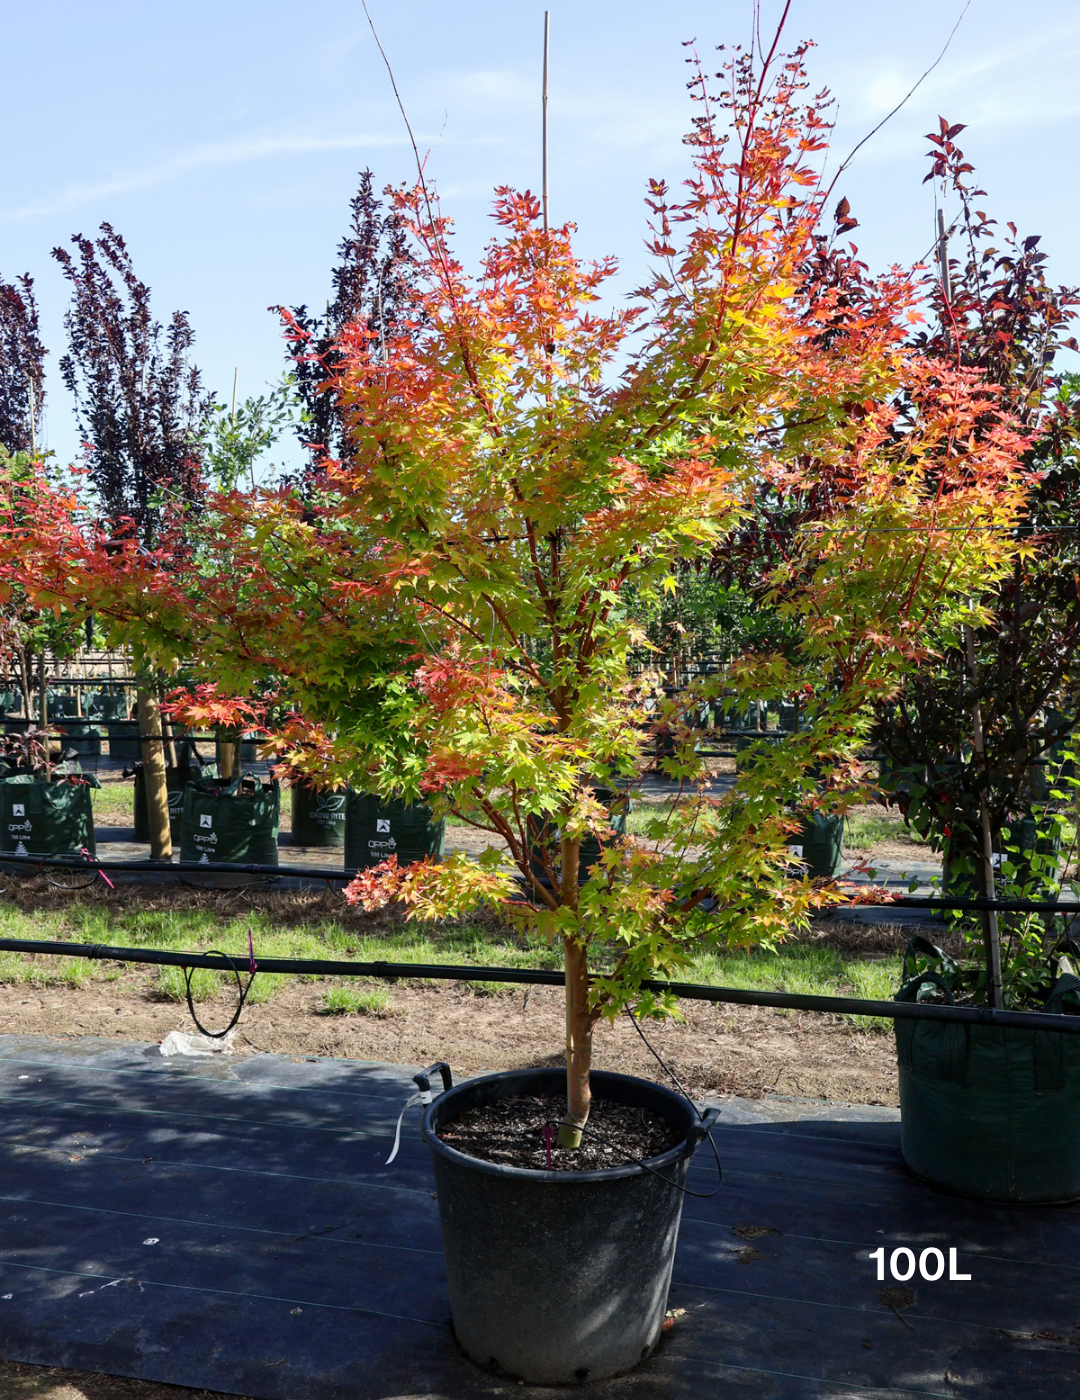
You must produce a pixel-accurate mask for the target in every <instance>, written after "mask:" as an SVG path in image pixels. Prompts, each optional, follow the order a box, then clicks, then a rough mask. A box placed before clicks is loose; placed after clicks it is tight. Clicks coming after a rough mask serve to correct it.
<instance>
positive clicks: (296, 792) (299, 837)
mask: <svg viewBox="0 0 1080 1400" xmlns="http://www.w3.org/2000/svg"><path fill="white" fill-rule="evenodd" d="M348 798H349V794H348V793H347V792H346V791H345V789H344V788H341V789H340V790H338V791H337V792H335V791H334V790H333V789H332V788H317V787H312V786H310V784H308V783H294V784H293V786H292V791H291V794H290V803H291V807H292V839H293V845H294V846H321V847H339V846H344V844H345V808H346V806H347V805H348Z"/></svg>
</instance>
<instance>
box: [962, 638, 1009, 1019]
mask: <svg viewBox="0 0 1080 1400" xmlns="http://www.w3.org/2000/svg"><path fill="white" fill-rule="evenodd" d="M964 644H965V646H966V647H967V661H968V669H969V670H970V672H971V683H972V686H973V687H974V688H975V698H974V700H973V702H972V706H971V730H972V739H973V743H974V748H975V757H976V760H977V761H978V762H979V763H980V764H981V765H982V766H983V767H984V768H985V766H986V743H985V738H984V735H983V723H982V706H981V705H980V704H979V694H978V686H979V671H978V667H977V666H976V664H975V637H974V634H973V632H972V630H971V627H970V626H968V625H967V624H966V623H965V625H964ZM979 822H980V825H981V827H982V868H983V893H984V894H985V896H986V898H987V899H991V900H992V899H995V898H996V895H995V893H994V843H993V837H992V835H991V831H990V811H989V808H988V807H987V803H986V793H985V792H983V793H982V794H981V795H980V797H979ZM983 944H984V946H985V949H986V966H987V970H988V971H989V973H990V986H991V989H992V992H993V1002H994V1007H995V1009H996V1010H998V1011H1001V1010H1003V1008H1004V1005H1005V1001H1004V995H1003V991H1002V985H1001V936H1000V931H999V929H998V916H997V910H996V909H984V910H983Z"/></svg>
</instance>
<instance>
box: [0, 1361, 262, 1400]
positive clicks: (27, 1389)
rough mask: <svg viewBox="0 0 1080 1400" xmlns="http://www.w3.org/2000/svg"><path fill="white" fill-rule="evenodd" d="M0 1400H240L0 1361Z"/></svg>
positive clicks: (213, 1392)
mask: <svg viewBox="0 0 1080 1400" xmlns="http://www.w3.org/2000/svg"><path fill="white" fill-rule="evenodd" d="M0 1400H243V1397H242V1396H235V1395H222V1394H221V1393H220V1392H218V1391H216V1390H188V1389H187V1387H186V1386H175V1385H155V1384H153V1383H152V1382H147V1381H130V1380H124V1379H122V1378H120V1377H117V1376H96V1375H88V1374H86V1373H85V1372H80V1371H61V1370H56V1369H54V1368H53V1367H51V1366H23V1365H21V1364H20V1363H19V1362H17V1361H4V1360H0Z"/></svg>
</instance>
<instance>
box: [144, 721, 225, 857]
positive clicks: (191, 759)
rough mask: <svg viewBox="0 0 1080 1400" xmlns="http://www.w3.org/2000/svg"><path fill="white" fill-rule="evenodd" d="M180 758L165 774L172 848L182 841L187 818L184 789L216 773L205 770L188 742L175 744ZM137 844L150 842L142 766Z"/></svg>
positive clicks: (183, 741) (148, 816) (211, 770)
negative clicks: (184, 819) (184, 822)
mask: <svg viewBox="0 0 1080 1400" xmlns="http://www.w3.org/2000/svg"><path fill="white" fill-rule="evenodd" d="M176 749H177V757H178V758H179V759H180V762H179V763H177V765H176V767H175V768H166V770H165V793H166V796H167V797H168V800H169V830H170V832H171V833H172V839H173V844H174V845H177V844H179V841H180V832H181V825H182V822H183V815H184V789H185V788H186V787H187V785H188V783H190V782H193V781H194V780H195V779H197V778H208V777H211V776H212V775H213V769H212V768H211V769H207V768H204V767H202V766H201V765H200V764H199V762H198V761H197V759H198V755H197V752H196V751H195V748H194V745H192V744H190V743H189V742H188V741H185V740H182V739H181V740H178V741H177V742H176ZM134 822H135V840H136V841H149V840H150V813H149V810H148V808H147V805H146V769H145V766H144V765H143V764H142V763H137V764H136V765H135V809H134Z"/></svg>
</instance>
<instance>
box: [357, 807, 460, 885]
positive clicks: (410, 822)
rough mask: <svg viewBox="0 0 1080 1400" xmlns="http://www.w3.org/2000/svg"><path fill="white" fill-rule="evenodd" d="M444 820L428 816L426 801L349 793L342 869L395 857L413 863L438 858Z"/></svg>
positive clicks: (444, 838)
mask: <svg viewBox="0 0 1080 1400" xmlns="http://www.w3.org/2000/svg"><path fill="white" fill-rule="evenodd" d="M445 845H446V823H445V822H443V821H439V822H434V821H432V819H431V808H430V807H429V806H428V805H427V803H425V802H416V803H408V802H400V801H388V800H387V799H385V798H382V797H378V796H376V795H375V794H374V793H362V792H350V793H349V796H348V801H347V802H346V804H345V869H346V870H363V869H365V868H366V867H367V866H371V865H378V864H379V863H380V862H381V861H384V860H387V859H388V858H389V857H390V856H397V859H398V864H399V865H412V864H414V863H415V862H416V861H418V860H423V859H424V858H425V857H426V856H434V857H435V858H436V859H439V858H441V856H442V854H443V850H444V849H445Z"/></svg>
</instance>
